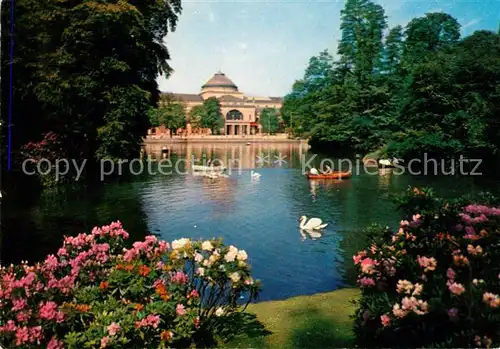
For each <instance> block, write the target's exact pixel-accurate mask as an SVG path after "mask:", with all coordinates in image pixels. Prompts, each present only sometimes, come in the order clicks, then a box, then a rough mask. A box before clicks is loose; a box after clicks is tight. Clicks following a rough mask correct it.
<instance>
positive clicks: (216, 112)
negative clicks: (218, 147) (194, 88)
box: [200, 97, 224, 134]
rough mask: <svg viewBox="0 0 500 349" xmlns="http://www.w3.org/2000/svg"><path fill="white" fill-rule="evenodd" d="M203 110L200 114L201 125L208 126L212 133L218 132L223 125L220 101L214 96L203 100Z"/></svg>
mask: <svg viewBox="0 0 500 349" xmlns="http://www.w3.org/2000/svg"><path fill="white" fill-rule="evenodd" d="M203 109H204V112H203V113H202V115H201V119H200V123H201V127H204V128H209V129H210V130H212V134H219V132H220V129H221V128H222V127H224V117H223V115H222V112H221V110H220V102H219V100H218V99H217V98H215V97H210V98H208V99H206V100H204V101H203Z"/></svg>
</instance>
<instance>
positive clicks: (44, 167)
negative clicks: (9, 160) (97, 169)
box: [21, 132, 71, 187]
mask: <svg viewBox="0 0 500 349" xmlns="http://www.w3.org/2000/svg"><path fill="white" fill-rule="evenodd" d="M65 154H66V151H65V149H64V145H63V137H61V136H60V135H57V134H56V133H54V132H47V133H45V134H44V135H43V139H42V140H41V141H40V142H33V141H30V142H28V143H26V144H25V145H24V146H23V147H22V149H21V156H22V158H23V159H24V160H29V161H28V162H27V163H26V164H25V166H26V171H28V172H29V173H33V174H35V175H36V176H37V177H38V179H39V181H40V183H41V184H42V186H44V187H53V186H55V185H56V183H57V182H61V181H64V180H65V179H66V180H67V177H66V176H60V177H59V178H55V171H54V167H55V163H56V161H57V160H58V159H64V158H67V157H66V156H65ZM47 160H48V161H47ZM37 166H39V168H40V171H38V169H37ZM60 166H61V169H60V170H61V172H63V171H64V170H66V169H65V168H64V166H63V163H62V162H61V164H60ZM67 170H71V168H68V169H67ZM40 172H43V173H45V174H43V175H42V174H41V173H40Z"/></svg>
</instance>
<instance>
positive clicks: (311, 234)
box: [299, 229, 323, 241]
mask: <svg viewBox="0 0 500 349" xmlns="http://www.w3.org/2000/svg"><path fill="white" fill-rule="evenodd" d="M299 233H300V237H301V240H302V241H304V240H306V239H307V238H309V239H311V240H317V239H319V238H321V237H322V236H323V234H322V233H321V232H319V231H311V230H304V229H299Z"/></svg>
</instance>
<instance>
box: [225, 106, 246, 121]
mask: <svg viewBox="0 0 500 349" xmlns="http://www.w3.org/2000/svg"><path fill="white" fill-rule="evenodd" d="M226 120H231V121H232V120H243V114H242V113H241V112H240V111H239V110H237V109H233V110H230V111H228V112H227V114H226Z"/></svg>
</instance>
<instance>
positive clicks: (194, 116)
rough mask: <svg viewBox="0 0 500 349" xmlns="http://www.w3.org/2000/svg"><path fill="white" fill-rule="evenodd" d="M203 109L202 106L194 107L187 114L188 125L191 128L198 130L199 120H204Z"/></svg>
mask: <svg viewBox="0 0 500 349" xmlns="http://www.w3.org/2000/svg"><path fill="white" fill-rule="evenodd" d="M204 115H205V108H204V106H203V105H197V106H194V107H193V108H192V109H191V110H190V112H189V123H190V124H191V126H192V127H193V128H200V127H202V126H201V119H202V118H205V116H204Z"/></svg>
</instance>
